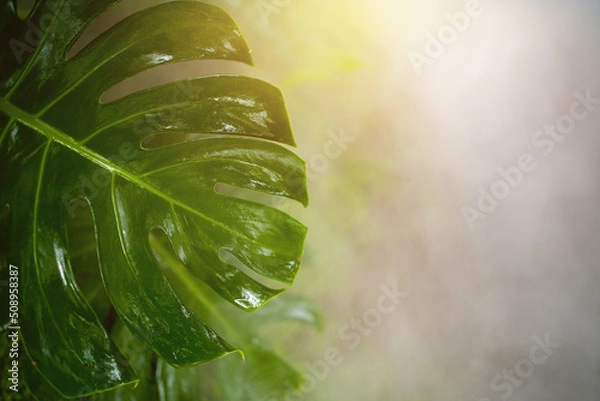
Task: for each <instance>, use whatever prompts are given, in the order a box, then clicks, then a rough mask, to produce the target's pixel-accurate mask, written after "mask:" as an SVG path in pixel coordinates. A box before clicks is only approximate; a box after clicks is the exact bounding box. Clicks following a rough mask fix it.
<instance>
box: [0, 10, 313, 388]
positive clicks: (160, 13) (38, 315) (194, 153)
mask: <svg viewBox="0 0 600 401" xmlns="http://www.w3.org/2000/svg"><path fill="white" fill-rule="evenodd" d="M115 3H116V1H113V0H110V1H107V0H100V1H77V0H76V1H40V2H38V3H37V5H36V7H35V9H34V11H33V12H32V14H31V15H30V18H29V20H28V21H27V22H23V21H22V20H20V19H19V17H18V16H17V15H16V13H15V11H14V4H13V2H12V1H7V0H3V2H2V3H0V32H1V34H2V37H3V38H10V40H8V41H7V42H6V43H5V45H4V46H3V47H2V48H1V50H0V65H1V66H2V70H1V71H0V96H2V97H1V99H0V185H1V186H0V207H3V206H4V205H7V207H8V208H9V209H10V215H9V216H8V217H6V218H5V217H3V221H4V220H7V221H8V223H6V224H8V226H9V229H8V236H7V238H4V237H1V239H2V240H3V244H0V245H1V246H0V249H5V248H6V249H7V251H5V252H4V253H6V252H7V253H8V257H7V258H4V257H3V258H0V260H4V259H6V262H5V263H11V264H13V265H16V266H18V267H19V268H20V282H21V288H20V298H21V300H22V303H21V316H23V319H22V322H21V327H22V335H23V339H24V342H25V346H26V349H27V352H28V354H29V356H30V357H31V359H32V361H33V363H34V365H35V368H34V372H33V373H34V374H33V375H30V376H31V377H33V379H32V380H38V379H40V380H41V379H42V378H43V379H45V380H47V381H48V382H50V383H51V385H52V386H53V387H54V388H55V389H56V390H57V391H58V392H59V393H60V394H62V395H63V396H66V397H78V396H84V395H87V394H92V393H95V392H99V391H104V390H108V389H112V388H116V387H119V386H122V385H124V384H128V383H135V382H136V381H137V380H138V378H139V376H138V375H136V373H135V372H134V370H135V369H132V367H131V366H130V364H129V363H128V360H127V358H126V357H124V355H123V354H122V353H121V351H119V349H118V348H117V346H115V343H114V342H113V340H112V339H111V338H110V337H109V335H108V333H107V331H106V330H105V328H104V327H103V325H102V323H101V320H102V316H100V317H99V316H97V315H96V313H95V312H94V310H93V309H92V308H91V306H90V304H89V303H88V301H87V300H86V299H85V297H84V296H83V294H82V291H81V289H80V288H79V286H78V284H77V282H76V280H75V276H74V274H73V270H72V267H71V261H70V254H69V243H68V240H67V232H66V227H65V220H66V219H68V218H72V217H73V216H76V215H77V213H78V212H79V209H80V208H81V207H82V205H84V204H87V203H89V205H90V206H91V209H92V214H93V219H94V230H95V235H96V242H97V247H98V261H99V266H100V271H101V275H102V280H103V283H104V287H105V290H106V293H107V294H108V297H109V299H110V302H111V303H112V305H113V307H114V308H115V310H116V312H117V313H118V316H119V318H120V319H121V320H122V321H123V322H124V323H125V325H126V328H127V330H129V331H130V332H131V333H133V335H135V336H136V337H137V338H138V339H139V340H140V341H142V343H143V344H145V345H146V346H148V347H149V348H150V349H151V350H153V351H154V352H156V353H157V354H158V355H159V356H160V358H162V359H163V360H164V361H166V362H167V363H169V364H170V365H173V366H178V367H182V366H190V365H194V364H198V363H203V362H207V361H211V360H214V359H217V358H220V357H222V356H224V355H227V354H229V353H231V352H234V351H235V350H236V348H235V347H234V346H232V345H230V344H229V343H228V342H227V341H225V340H224V339H222V338H221V337H220V336H219V335H218V334H217V333H216V332H215V331H214V330H213V329H211V328H210V327H209V326H208V325H207V324H206V323H205V322H203V321H202V320H201V319H200V318H198V317H197V316H196V315H195V314H194V313H193V312H192V311H191V310H189V309H188V308H187V307H186V306H185V305H184V304H183V303H182V302H181V300H180V299H179V297H178V295H177V294H176V293H175V292H174V291H173V289H172V287H171V285H170V284H169V282H168V281H167V279H166V278H165V276H164V274H163V272H162V270H161V268H160V266H159V265H158V263H157V262H156V260H155V258H154V256H153V254H152V249H151V246H150V243H149V240H148V234H149V232H150V230H152V229H156V228H158V229H160V230H162V231H163V232H164V233H165V234H166V235H167V237H168V239H169V242H170V244H171V246H172V247H173V249H174V250H175V251H176V253H177V255H178V257H179V258H180V259H181V261H182V262H183V263H184V264H185V266H186V267H187V268H188V269H189V270H190V271H191V272H192V273H193V274H194V275H195V276H196V277H198V278H200V279H201V280H203V281H204V282H205V283H207V284H208V285H209V286H210V287H211V288H212V289H213V290H214V291H215V292H216V293H218V294H219V295H220V296H221V297H223V298H224V299H226V300H227V301H228V302H230V303H232V304H234V305H236V306H237V307H239V308H241V309H244V310H247V311H252V310H255V309H257V308H259V307H261V306H262V305H263V304H264V303H265V302H266V301H268V300H269V299H271V298H272V297H274V296H275V295H277V294H278V293H279V292H280V290H273V289H270V288H268V287H266V286H265V285H263V284H261V283H259V282H258V281H256V280H254V279H253V278H251V277H249V276H248V275H246V274H245V273H243V272H242V271H240V270H239V269H238V268H236V267H234V266H232V265H230V264H228V263H226V262H224V261H222V260H221V258H220V257H219V253H220V252H222V251H224V250H225V251H228V252H229V253H231V254H232V255H234V256H235V257H236V258H237V259H239V260H240V261H241V262H243V263H244V264H245V265H246V266H247V267H248V268H250V269H252V270H254V271H255V272H256V273H258V274H260V275H262V276H265V277H268V278H271V279H274V280H277V281H280V282H282V283H285V284H291V283H292V281H293V279H294V277H295V275H296V273H297V271H298V267H299V263H300V256H301V254H302V250H303V241H304V237H305V234H306V228H305V227H304V226H303V225H302V224H300V223H299V222H298V221H296V220H294V219H293V218H291V217H289V216H288V215H287V214H285V213H283V212H280V211H278V210H276V209H273V208H271V207H268V206H266V205H262V204H258V203H253V202H250V201H247V200H242V199H238V198H233V197H229V196H226V195H222V194H218V193H217V192H216V191H215V186H216V185H217V184H218V183H223V184H228V185H232V186H235V187H240V188H245V189H248V190H253V191H260V192H264V193H267V194H271V195H277V196H284V197H287V198H290V199H294V200H296V201H298V202H300V203H302V204H304V205H306V204H307V202H308V198H307V193H306V185H305V165H304V162H303V161H302V160H301V159H300V158H299V157H297V156H296V155H295V154H293V153H292V152H291V151H289V150H287V149H286V148H285V147H283V146H281V145H280V144H278V143H276V142H279V143H281V144H285V145H293V144H294V141H293V137H292V133H291V130H290V127H289V122H288V118H287V112H286V110H285V106H284V103H283V99H282V97H281V94H280V92H279V91H278V90H277V89H276V88H275V87H273V86H271V85H269V84H267V83H265V82H262V81H259V80H255V79H251V78H246V77H240V76H210V77H203V78H197V79H190V80H186V81H182V82H176V83H170V84H166V85H162V86H159V87H155V88H151V89H148V90H144V91H140V92H137V93H133V94H130V95H128V96H126V97H124V98H121V99H119V100H116V101H113V102H110V103H102V102H101V101H100V99H101V97H102V95H103V94H104V93H105V92H106V91H107V90H108V89H110V88H111V87H113V86H114V85H115V84H117V83H119V82H121V81H122V80H124V79H126V78H129V77H131V76H134V75H136V74H138V73H140V72H142V71H145V70H147V69H149V68H152V67H154V66H157V65H161V64H167V63H174V62H179V61H185V60H209V59H212V60H232V61H241V62H245V63H251V57H250V52H249V49H248V47H247V45H246V43H245V40H244V39H243V37H242V35H241V33H240V32H239V29H238V28H237V26H236V25H235V23H234V22H233V21H232V20H231V18H230V17H229V16H228V15H227V14H226V13H224V12H223V11H222V10H220V9H219V8H216V7H214V6H210V5H207V4H204V3H201V2H195V1H173V2H168V3H165V4H162V5H159V6H156V7H152V8H148V9H145V10H142V11H140V12H137V13H135V14H133V15H131V16H129V17H127V18H126V19H124V20H123V21H121V22H120V23H118V24H117V25H115V26H114V27H112V28H111V29H109V30H108V31H106V32H105V33H103V34H102V35H100V36H99V37H98V38H96V39H95V40H94V41H92V42H91V43H90V44H89V45H87V46H86V47H85V48H84V49H83V50H82V51H80V52H79V53H77V54H76V55H75V56H73V57H72V58H69V59H67V57H66V55H67V53H68V51H69V49H70V47H71V46H72V45H73V43H75V41H76V40H77V38H78V37H79V36H80V35H81V33H82V32H83V30H84V29H85V28H86V27H87V25H88V24H89V23H90V22H91V21H92V20H93V19H94V18H95V17H96V16H98V15H99V14H100V13H102V12H104V11H106V10H108V9H109V8H111V7H112V6H113V5H114V4H115ZM32 27H38V29H33V28H32ZM39 27H42V29H39ZM36 35H37V36H36ZM34 42H35V43H34ZM148 121H152V124H148ZM144 127H145V128H144ZM188 133H201V134H205V135H203V136H201V137H199V138H197V140H195V141H193V142H186V143H176V142H175V141H173V143H171V144H170V145H168V146H161V147H153V148H148V147H144V146H142V143H144V140H146V141H148V140H149V138H152V137H151V136H152V135H154V134H161V135H171V136H173V138H177V135H180V134H188ZM3 216H4V214H3ZM3 224H5V223H3ZM5 256H6V255H5ZM3 267H5V266H3ZM38 374H39V375H38ZM36 375H38V376H36Z"/></svg>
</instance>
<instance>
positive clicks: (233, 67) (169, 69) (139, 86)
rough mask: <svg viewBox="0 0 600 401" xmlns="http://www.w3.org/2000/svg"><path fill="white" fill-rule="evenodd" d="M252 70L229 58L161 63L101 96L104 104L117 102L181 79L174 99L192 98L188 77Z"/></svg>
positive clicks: (174, 90)
mask: <svg viewBox="0 0 600 401" xmlns="http://www.w3.org/2000/svg"><path fill="white" fill-rule="evenodd" d="M249 71H250V67H249V66H247V65H245V64H243V63H239V62H235V61H226V60H191V61H180V62H178V63H172V64H162V65H157V66H156V67H152V68H150V69H148V70H146V71H143V72H141V73H139V74H137V75H135V76H133V77H129V78H127V79H124V80H123V81H121V82H119V83H118V84H116V85H114V86H113V87H112V88H110V89H108V90H106V91H105V92H104V93H103V94H102V96H100V103H110V102H114V101H116V100H119V99H121V98H124V97H125V96H128V95H131V94H132V93H136V92H141V91H143V90H146V89H150V88H153V87H155V86H159V85H165V84H168V83H171V82H177V81H181V82H182V83H183V84H184V85H181V86H180V87H179V86H178V87H177V88H174V89H173V93H172V94H171V99H174V98H176V99H183V100H184V101H185V100H186V99H187V100H188V101H192V98H191V94H190V93H188V92H186V89H187V88H186V87H185V81H184V80H186V79H191V78H202V77H209V76H214V75H228V74H229V75H231V74H242V75H243V74H247V73H248V72H249ZM167 99H169V98H167Z"/></svg>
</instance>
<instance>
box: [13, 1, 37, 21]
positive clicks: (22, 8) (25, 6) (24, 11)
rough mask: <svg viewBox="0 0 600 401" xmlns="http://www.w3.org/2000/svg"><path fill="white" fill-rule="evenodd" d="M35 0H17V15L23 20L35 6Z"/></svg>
mask: <svg viewBox="0 0 600 401" xmlns="http://www.w3.org/2000/svg"><path fill="white" fill-rule="evenodd" d="M36 3H37V1H36V0H17V15H18V16H19V18H20V19H21V20H23V21H25V20H26V19H27V18H29V16H30V15H31V12H32V11H33V9H34V8H35V4H36Z"/></svg>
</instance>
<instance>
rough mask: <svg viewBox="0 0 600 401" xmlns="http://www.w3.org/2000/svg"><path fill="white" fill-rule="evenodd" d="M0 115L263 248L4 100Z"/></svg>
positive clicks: (0, 102)
mask: <svg viewBox="0 0 600 401" xmlns="http://www.w3.org/2000/svg"><path fill="white" fill-rule="evenodd" d="M0 112H4V113H5V114H7V115H8V116H9V117H10V118H11V119H14V120H17V121H19V122H21V123H22V124H24V125H26V126H28V127H29V128H31V129H33V130H34V131H36V132H38V133H39V134H42V135H44V136H45V137H46V138H48V140H49V141H51V142H52V141H54V142H57V143H60V144H61V145H63V146H65V147H66V148H68V149H70V150H72V151H74V152H75V153H77V154H78V155H79V156H82V157H84V158H86V159H87V160H89V161H91V162H92V163H95V164H97V165H99V166H100V167H102V168H104V169H106V170H108V171H110V172H111V173H114V174H117V175H118V176H120V177H121V178H124V179H126V180H128V181H130V182H132V183H134V184H136V185H138V186H139V187H140V188H142V189H144V190H146V191H149V192H150V193H152V194H154V195H156V196H158V197H159V198H161V199H163V200H165V201H167V202H168V203H170V204H171V205H173V206H178V207H180V208H182V209H183V210H186V211H188V212H190V213H192V214H194V215H196V216H199V217H200V218H203V219H205V220H207V221H208V222H210V223H212V224H213V225H214V226H218V227H220V228H222V229H224V230H226V231H228V232H229V233H230V234H231V235H232V236H235V237H242V238H244V239H246V240H247V241H249V242H251V243H253V244H255V245H256V246H258V247H263V246H264V245H262V244H260V243H258V242H257V241H256V240H255V239H254V238H250V237H248V236H246V235H244V234H242V233H240V232H238V231H234V230H231V229H230V228H229V227H228V226H227V225H225V224H223V223H221V222H220V221H218V220H214V219H212V218H210V217H209V216H207V215H205V214H204V213H201V212H199V211H198V210H196V209H194V208H192V207H190V206H188V205H186V204H185V203H182V202H180V201H178V200H176V199H174V198H172V197H170V196H168V195H166V194H165V193H164V192H162V191H160V190H158V189H157V188H155V187H153V186H152V185H150V184H148V183H147V182H146V181H144V180H141V179H140V178H139V177H138V176H136V175H134V174H132V173H131V172H129V171H127V170H124V169H123V168H122V167H120V166H118V165H116V164H115V163H113V162H111V161H110V160H108V159H106V158H105V157H103V156H101V155H99V154H98V153H96V152H94V151H92V150H91V149H89V148H87V147H85V146H83V145H81V144H80V143H79V142H77V141H76V140H74V139H73V138H71V137H70V136H68V135H67V134H65V133H64V132H62V131H59V130H58V129H56V128H54V127H53V126H51V125H50V124H48V123H46V122H44V121H42V120H41V119H39V118H37V117H36V116H34V115H33V114H31V113H28V112H26V111H24V110H23V109H21V108H19V107H17V106H15V105H14V104H12V103H10V102H9V101H7V100H6V99H5V98H0Z"/></svg>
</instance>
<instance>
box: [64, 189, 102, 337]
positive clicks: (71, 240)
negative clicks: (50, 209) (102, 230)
mask: <svg viewBox="0 0 600 401" xmlns="http://www.w3.org/2000/svg"><path fill="white" fill-rule="evenodd" d="M66 206H67V215H66V222H65V223H66V228H67V244H68V250H69V259H70V262H71V270H72V271H73V275H74V277H75V282H76V284H77V286H78V287H79V290H80V291H81V293H82V294H83V296H84V297H85V299H86V300H87V301H88V303H89V304H90V305H91V306H92V309H94V312H95V313H96V315H97V316H99V317H103V316H107V315H108V314H109V311H110V308H111V304H110V301H109V299H108V295H107V294H106V291H105V289H104V283H103V281H102V276H101V274H100V266H99V264H98V252H97V243H96V234H95V231H94V218H93V215H92V209H91V207H90V204H89V202H88V201H87V199H85V198H75V199H73V200H71V201H70V202H69V203H68V204H67V205H66ZM101 320H102V319H101ZM105 328H106V326H105Z"/></svg>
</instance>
